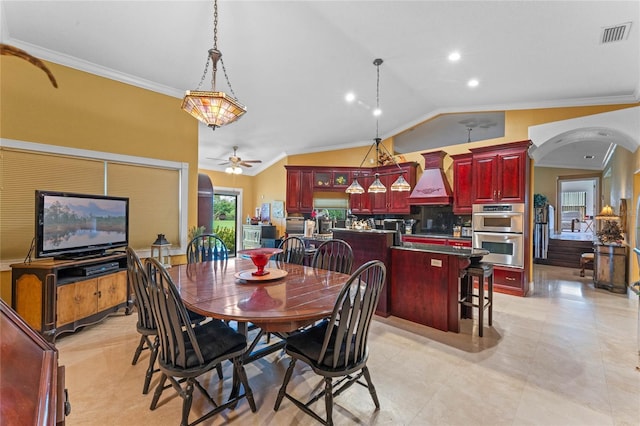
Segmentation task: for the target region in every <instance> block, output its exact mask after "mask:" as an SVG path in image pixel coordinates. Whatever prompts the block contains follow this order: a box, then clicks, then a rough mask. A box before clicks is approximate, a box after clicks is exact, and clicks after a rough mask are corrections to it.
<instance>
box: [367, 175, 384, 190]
mask: <svg viewBox="0 0 640 426" xmlns="http://www.w3.org/2000/svg"><path fill="white" fill-rule="evenodd" d="M367 192H369V193H373V194H384V193H385V192H387V188H386V187H385V186H384V185H383V184H382V182H380V177H379V176H378V174H377V173H376V180H374V181H373V183H372V184H371V185H369V189H367Z"/></svg>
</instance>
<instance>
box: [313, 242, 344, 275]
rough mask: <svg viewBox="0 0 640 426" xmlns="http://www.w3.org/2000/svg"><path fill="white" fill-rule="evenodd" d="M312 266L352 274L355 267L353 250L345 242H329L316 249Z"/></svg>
mask: <svg viewBox="0 0 640 426" xmlns="http://www.w3.org/2000/svg"><path fill="white" fill-rule="evenodd" d="M312 266H313V267H314V268H320V269H327V270H329V271H335V272H342V273H343V274H350V273H351V268H352V266H353V250H352V249H351V246H350V245H349V243H347V242H346V241H344V240H338V239H333V240H327V241H325V242H323V243H322V244H320V245H319V246H318V248H317V249H316V252H315V254H314V255H313V262H312Z"/></svg>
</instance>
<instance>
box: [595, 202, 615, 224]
mask: <svg viewBox="0 0 640 426" xmlns="http://www.w3.org/2000/svg"><path fill="white" fill-rule="evenodd" d="M596 219H600V220H612V219H618V216H617V215H616V214H615V213H614V212H613V209H612V208H611V206H609V205H605V206H604V207H603V208H602V210H600V213H598V215H597V216H596Z"/></svg>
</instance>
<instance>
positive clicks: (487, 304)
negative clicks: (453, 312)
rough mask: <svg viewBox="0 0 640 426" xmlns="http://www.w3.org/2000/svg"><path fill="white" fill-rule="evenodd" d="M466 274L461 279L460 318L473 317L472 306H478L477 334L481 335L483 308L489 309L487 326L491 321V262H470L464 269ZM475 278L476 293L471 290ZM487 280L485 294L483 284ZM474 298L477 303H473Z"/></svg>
mask: <svg viewBox="0 0 640 426" xmlns="http://www.w3.org/2000/svg"><path fill="white" fill-rule="evenodd" d="M465 271H466V274H465V276H464V277H463V278H462V279H461V285H460V299H459V300H458V303H459V304H460V305H461V307H462V310H461V312H460V317H461V318H473V311H472V309H473V308H478V336H480V337H482V331H483V328H484V310H485V309H489V327H491V325H492V323H493V264H491V263H485V262H479V263H472V264H471V265H469V266H468V267H467V269H466V270H465ZM475 278H478V294H475V293H474V292H473V286H474V282H475ZM485 280H486V282H487V291H486V294H485V290H484V284H485ZM474 298H476V299H477V303H474Z"/></svg>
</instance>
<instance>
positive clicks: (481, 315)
mask: <svg viewBox="0 0 640 426" xmlns="http://www.w3.org/2000/svg"><path fill="white" fill-rule="evenodd" d="M483 329H484V277H483V276H482V275H481V276H480V277H479V278H478V336H480V337H482V332H483Z"/></svg>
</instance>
